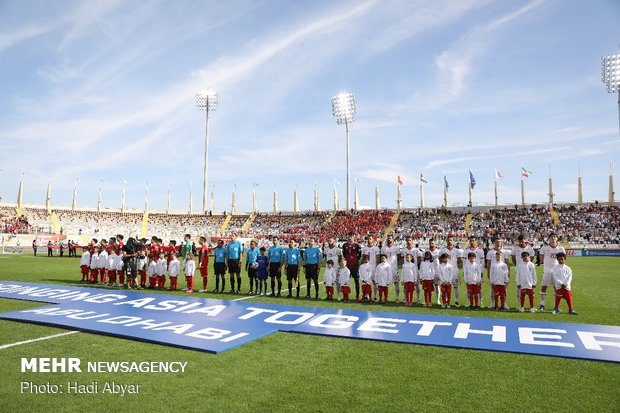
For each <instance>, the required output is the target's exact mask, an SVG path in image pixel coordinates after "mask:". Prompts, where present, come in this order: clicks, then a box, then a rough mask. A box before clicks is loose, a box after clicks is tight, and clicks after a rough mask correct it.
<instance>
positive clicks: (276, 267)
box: [269, 262, 282, 278]
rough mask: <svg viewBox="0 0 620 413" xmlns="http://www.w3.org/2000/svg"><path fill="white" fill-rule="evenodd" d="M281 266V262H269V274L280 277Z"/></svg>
mask: <svg viewBox="0 0 620 413" xmlns="http://www.w3.org/2000/svg"><path fill="white" fill-rule="evenodd" d="M281 266H282V264H280V263H279V262H272V263H271V264H269V276H270V277H277V278H280V277H282V273H281V272H280V267H281Z"/></svg>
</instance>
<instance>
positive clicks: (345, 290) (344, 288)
mask: <svg viewBox="0 0 620 413" xmlns="http://www.w3.org/2000/svg"><path fill="white" fill-rule="evenodd" d="M340 292H342V298H343V299H344V300H348V299H349V294H351V287H349V286H348V285H343V286H341V287H340Z"/></svg>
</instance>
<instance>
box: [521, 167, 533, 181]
mask: <svg viewBox="0 0 620 413" xmlns="http://www.w3.org/2000/svg"><path fill="white" fill-rule="evenodd" d="M531 173H532V172H531V171H528V170H527V169H525V168H524V167H521V176H522V177H524V178H528V177H529V176H530V174H531Z"/></svg>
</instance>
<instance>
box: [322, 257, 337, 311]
mask: <svg viewBox="0 0 620 413" xmlns="http://www.w3.org/2000/svg"><path fill="white" fill-rule="evenodd" d="M323 276H324V278H325V279H324V283H325V292H326V293H327V298H326V299H327V300H330V301H331V300H333V299H334V282H335V281H336V277H337V274H336V269H335V268H334V261H333V260H327V268H325V274H323Z"/></svg>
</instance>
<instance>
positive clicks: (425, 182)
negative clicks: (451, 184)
mask: <svg viewBox="0 0 620 413" xmlns="http://www.w3.org/2000/svg"><path fill="white" fill-rule="evenodd" d="M420 183H423V184H427V183H428V182H427V181H426V179H424V175H422V174H420Z"/></svg>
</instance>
